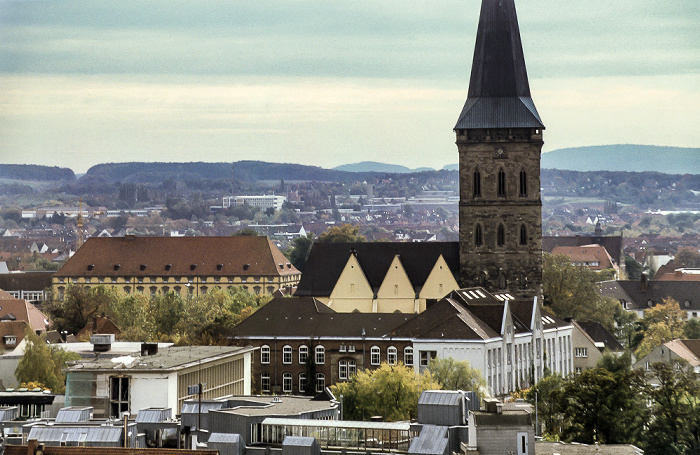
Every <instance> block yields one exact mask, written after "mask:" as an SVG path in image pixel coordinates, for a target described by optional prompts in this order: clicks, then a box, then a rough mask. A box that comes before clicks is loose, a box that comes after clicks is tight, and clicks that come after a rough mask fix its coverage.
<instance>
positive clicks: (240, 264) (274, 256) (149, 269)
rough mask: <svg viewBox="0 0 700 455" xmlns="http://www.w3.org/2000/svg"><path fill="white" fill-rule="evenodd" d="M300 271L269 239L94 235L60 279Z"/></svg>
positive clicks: (59, 272)
mask: <svg viewBox="0 0 700 455" xmlns="http://www.w3.org/2000/svg"><path fill="white" fill-rule="evenodd" d="M298 273H299V271H298V270H297V269H296V268H295V267H294V266H293V265H292V264H291V263H290V262H289V259H287V258H286V257H285V256H284V254H282V252H281V251H280V250H279V249H278V248H277V247H276V246H275V245H274V244H273V243H272V242H271V241H270V240H268V238H267V237H261V236H230V237H136V236H126V237H92V238H90V239H88V240H87V241H86V242H85V244H84V245H83V246H82V247H81V248H80V249H79V250H78V251H77V252H76V253H75V254H74V255H73V257H72V258H70V259H69V260H68V261H67V262H66V263H65V264H64V265H63V267H61V269H60V270H59V271H58V272H57V273H56V276H61V277H63V276H65V277H90V276H187V275H198V276H202V275H207V276H270V275H294V274H298Z"/></svg>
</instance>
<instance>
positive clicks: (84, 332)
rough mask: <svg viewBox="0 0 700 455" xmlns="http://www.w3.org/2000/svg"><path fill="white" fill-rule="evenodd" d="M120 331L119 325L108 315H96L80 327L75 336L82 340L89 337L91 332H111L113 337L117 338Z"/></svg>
mask: <svg viewBox="0 0 700 455" xmlns="http://www.w3.org/2000/svg"><path fill="white" fill-rule="evenodd" d="M121 333H122V331H121V330H119V327H117V325H116V324H115V323H114V322H113V321H112V320H111V319H109V318H108V317H105V316H97V317H94V318H93V319H92V321H90V322H88V324H87V325H86V326H85V327H83V328H82V329H80V331H78V333H77V334H76V338H78V339H80V340H82V339H86V338H89V337H90V335H93V334H112V335H114V337H115V338H119V336H120V335H121Z"/></svg>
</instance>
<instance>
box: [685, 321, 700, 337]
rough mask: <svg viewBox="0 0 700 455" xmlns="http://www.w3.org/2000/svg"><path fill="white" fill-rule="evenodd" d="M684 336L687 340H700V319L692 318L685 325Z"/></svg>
mask: <svg viewBox="0 0 700 455" xmlns="http://www.w3.org/2000/svg"><path fill="white" fill-rule="evenodd" d="M683 338H685V339H686V340H700V319H698V318H690V319H688V320H687V321H686V323H685V324H684V325H683Z"/></svg>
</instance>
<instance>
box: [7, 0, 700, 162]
mask: <svg viewBox="0 0 700 455" xmlns="http://www.w3.org/2000/svg"><path fill="white" fill-rule="evenodd" d="M479 7H480V2H479V1H477V0H467V1H443V2H412V3H410V4H406V3H405V2H398V1H383V2H371V1H358V2H351V3H347V2H341V3H312V2H303V1H298V2H286V1H285V2H280V1H272V2H224V1H212V2H201V3H200V2H194V3H193V2H186V1H181V0H168V1H146V2H144V1H138V2H136V1H122V2H78V1H61V2H58V1H56V2H39V1H2V2H0V84H1V85H2V87H3V89H2V91H0V161H1V162H4V163H24V164H44V165H53V166H62V167H70V168H72V169H73V170H74V171H75V172H78V173H81V172H85V171H86V170H87V169H88V168H89V167H90V166H92V165H94V164H98V163H104V162H121V161H237V160H242V159H251V160H264V161H274V162H296V163H303V164H315V165H319V166H323V167H332V166H337V165H340V164H344V163H349V162H358V161H363V160H375V161H383V162H387V163H396V164H403V165H406V166H410V167H418V166H429V167H433V168H440V167H442V166H443V165H446V164H451V163H455V162H456V161H457V155H456V151H455V146H454V135H453V132H452V127H453V126H454V123H455V121H456V119H457V116H458V114H459V112H460V110H461V108H462V105H463V103H464V100H465V98H466V91H467V87H468V81H469V70H470V67H471V59H472V51H473V45H474V36H475V32H476V25H477V19H478V17H479V14H478V11H479ZM517 7H518V19H519V23H520V30H521V32H523V33H522V39H523V46H524V48H525V55H526V63H527V69H528V75H529V79H530V85H531V89H532V94H533V99H534V100H535V103H536V105H537V108H538V110H539V112H540V115H541V117H542V120H543V121H544V123H545V125H546V127H547V131H546V137H545V146H544V149H543V151H549V150H552V149H556V148H562V147H573V146H583V145H595V144H615V143H639V144H657V145H672V146H686V147H694V146H697V145H698V143H700V140H699V139H700V132H699V131H698V129H697V121H698V119H699V118H700V112H699V111H700V107H699V106H700V95H699V89H700V71H698V70H699V68H700V65H699V63H700V42H699V41H698V39H697V38H698V35H697V23H698V19H700V3H699V2H697V1H694V0H682V1H678V2H672V3H664V2H658V1H651V0H643V1H631V0H625V1H617V2H609V1H604V0H590V1H586V2H574V3H571V2H564V3H562V2H556V1H553V0H532V1H528V2H524V1H521V2H518V4H517Z"/></svg>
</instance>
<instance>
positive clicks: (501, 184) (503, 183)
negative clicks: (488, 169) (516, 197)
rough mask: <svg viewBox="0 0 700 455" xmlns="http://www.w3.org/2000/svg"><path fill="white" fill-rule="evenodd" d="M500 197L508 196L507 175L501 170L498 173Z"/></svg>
mask: <svg viewBox="0 0 700 455" xmlns="http://www.w3.org/2000/svg"><path fill="white" fill-rule="evenodd" d="M497 194H498V197H505V196H506V173H505V172H504V171H503V169H501V170H500V171H498V192H497Z"/></svg>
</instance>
